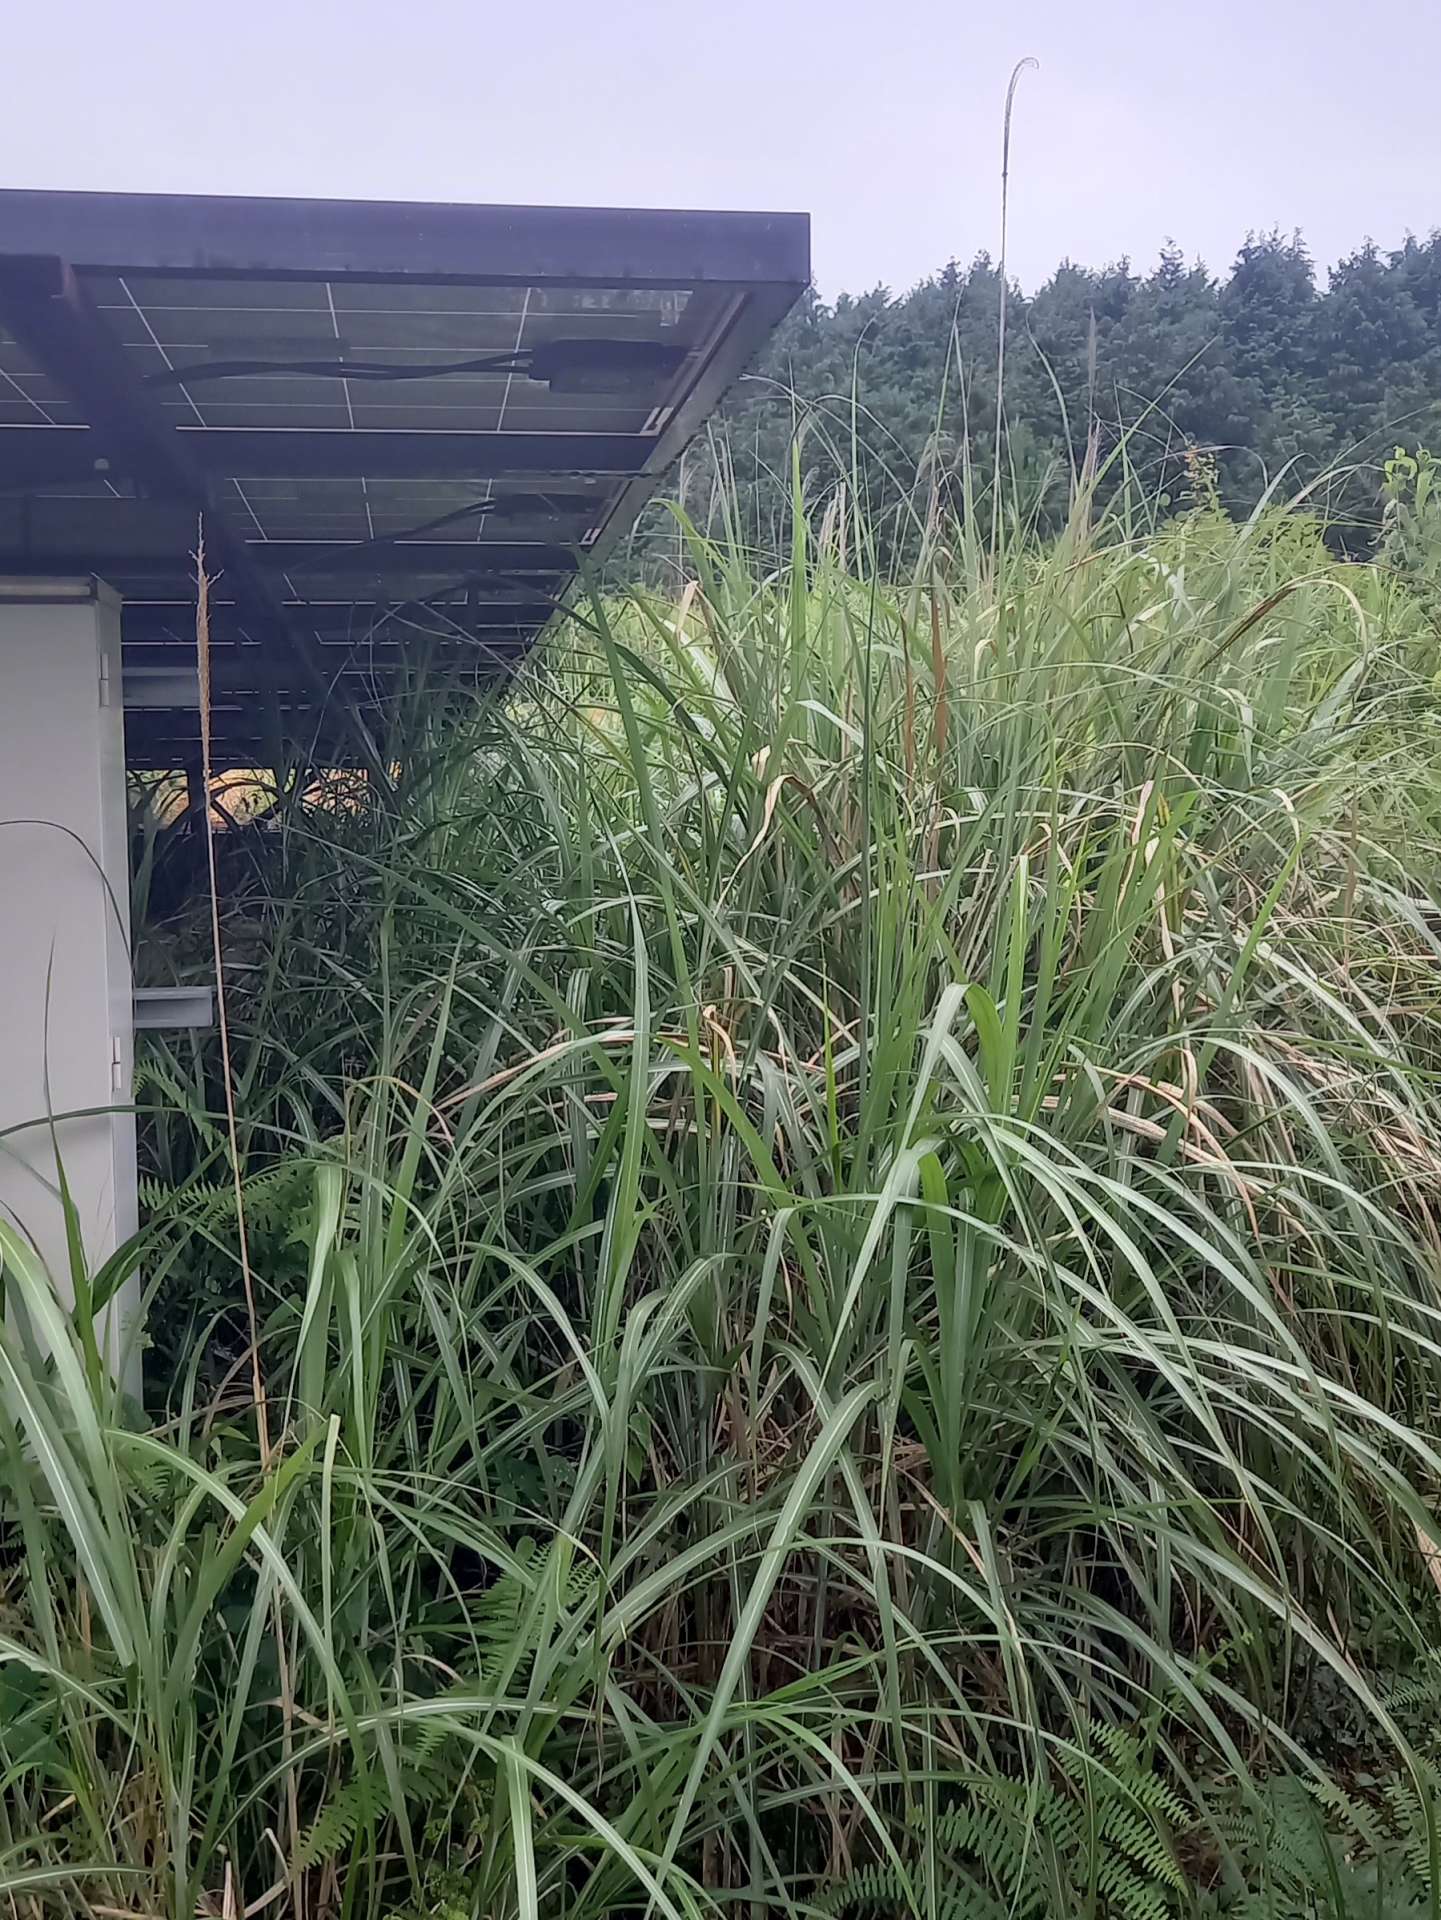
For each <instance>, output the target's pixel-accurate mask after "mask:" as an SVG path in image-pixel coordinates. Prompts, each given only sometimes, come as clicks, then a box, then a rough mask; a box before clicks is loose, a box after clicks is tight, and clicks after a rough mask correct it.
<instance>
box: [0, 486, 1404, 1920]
mask: <svg viewBox="0 0 1441 1920" xmlns="http://www.w3.org/2000/svg"><path fill="white" fill-rule="evenodd" d="M797 524H798V525H803V524H804V521H803V517H802V516H798V517H797ZM922 547H923V552H922V557H921V560H920V562H919V564H918V566H917V569H916V572H915V574H914V575H913V577H911V578H909V579H908V580H906V581H904V582H902V583H901V584H900V585H894V584H887V583H886V582H885V581H883V580H881V579H879V578H876V577H873V575H872V573H871V570H870V568H869V563H868V559H867V549H866V543H865V540H864V538H863V535H862V533H861V531H860V530H859V529H858V528H857V526H856V524H855V523H854V520H853V519H852V517H851V515H850V514H849V513H848V512H847V510H846V509H845V507H844V505H837V506H834V507H832V508H831V509H830V510H829V511H828V512H827V513H826V514H825V515H824V516H823V517H814V518H813V519H812V522H811V526H810V529H809V532H808V533H806V534H805V535H804V536H798V539H797V544H796V549H795V552H794V555H793V558H792V562H791V564H790V566H789V567H788V568H786V569H783V570H782V571H781V572H780V573H778V574H776V575H774V576H771V577H765V578H762V577H758V576H757V573H756V570H755V569H754V567H753V566H751V565H750V564H749V563H748V562H747V560H746V559H745V557H744V555H742V554H739V553H736V552H732V551H727V550H722V549H716V548H711V547H707V546H705V545H703V544H701V543H699V542H697V543H695V544H693V545H692V547H691V549H690V557H689V565H690V569H691V573H692V580H693V584H692V585H691V586H689V587H688V588H687V589H686V590H685V592H684V594H683V595H682V596H681V598H680V599H679V600H678V601H676V600H667V601H665V602H660V601H637V602H634V603H621V602H618V601H616V600H605V601H599V602H596V603H594V604H587V605H584V606H583V607H582V608H581V609H580V610H579V613H578V615H577V617H576V618H575V619H573V620H572V621H570V622H569V623H568V624H567V626H566V628H565V629H564V631H563V632H562V633H561V634H560V635H559V636H558V637H557V638H556V639H555V640H554V641H553V642H551V643H550V645H549V646H548V648H547V649H546V650H545V652H544V653H543V655H541V656H538V657H537V658H535V659H534V660H533V661H532V662H530V663H529V664H528V665H527V667H526V668H525V669H524V671H523V673H522V675H521V677H520V679H519V680H518V682H517V683H516V685H515V686H514V688H513V689H512V691H511V693H510V695H509V697H508V698H507V700H506V701H505V702H504V703H503V704H502V703H500V702H498V701H497V702H491V703H489V704H485V703H482V704H479V705H475V706H471V707H467V708H465V709H464V710H463V711H460V710H454V709H452V710H451V711H449V713H448V714H447V715H445V716H444V717H442V716H441V714H440V710H439V708H438V706H436V705H435V704H434V703H427V702H426V701H424V700H418V701H417V702H416V704H415V708H414V711H413V712H412V713H410V714H409V715H407V716H402V717H400V719H399V720H398V724H399V725H402V726H403V727H404V729H405V739H404V743H403V751H402V750H401V747H400V746H395V745H393V751H394V752H395V756H396V762H397V765H398V766H399V775H398V779H397V782H396V784H395V786H394V789H393V790H391V791H387V790H385V789H384V787H383V784H382V783H381V782H379V781H377V780H374V779H372V780H370V781H361V780H359V779H357V780H356V781H354V782H353V783H349V784H345V783H341V784H332V785H331V786H330V787H328V788H327V789H326V790H325V791H324V792H323V794H321V795H320V796H319V798H317V797H316V796H315V795H314V794H312V795H311V796H310V797H309V798H308V799H307V798H306V797H304V796H303V795H301V794H299V793H291V794H288V795H286V796H285V797H283V798H282V800H281V801H280V803H279V804H278V806H277V808H276V811H275V814H274V820H275V823H276V824H275V828H274V831H266V832H262V831H258V830H257V831H254V832H252V833H249V834H237V835H234V836H231V835H221V836H220V838H221V841H222V843H223V846H222V854H223V857H222V861H221V872H222V890H223V899H222V903H221V904H222V921H223V931H224V946H225V960H226V968H227V983H228V1001H229V1009H230V1020H231V1026H232V1043H233V1050H234V1076H235V1085H236V1094H237V1101H238V1131H239V1149H240V1159H241V1170H242V1175H243V1187H244V1193H245V1205H244V1221H245V1227H246V1237H247V1244H248V1262H247V1263H246V1265H247V1266H248V1269H249V1286H250V1291H251V1293H252V1294H253V1300H254V1329H255V1331H256V1333H257V1334H258V1346H257V1347H256V1348H255V1349H254V1350H252V1345H251V1331H252V1321H251V1315H250V1313H249V1311H248V1310H247V1307H246V1291H247V1283H246V1275H245V1272H244V1270H243V1267H242V1261H241V1255H240V1237H239V1234H238V1231H237V1229H238V1225H239V1220H238V1217H237V1209H236V1205H235V1202H234V1198H233V1195H232V1191H231V1183H230V1180H231V1176H230V1167H229V1162H228V1157H227V1145H226V1129H225V1123H224V1101H223V1097H222V1084H221V1080H220V1073H219V1056H218V1052H217V1050H216V1048H215V1046H214V1044H213V1037H210V1036H207V1037H206V1038H205V1039H204V1042H203V1044H192V1043H191V1042H190V1041H189V1040H186V1041H184V1042H177V1043H175V1044H174V1046H173V1048H171V1049H169V1050H167V1049H166V1047H164V1046H163V1045H162V1046H157V1047H156V1048H155V1049H153V1050H152V1052H151V1053H150V1054H149V1056H148V1058H147V1061H146V1063H145V1069H144V1073H143V1083H142V1086H141V1089H140V1095H139V1097H140V1100H141V1103H142V1105H143V1106H144V1107H145V1109H146V1111H147V1118H146V1122H145V1136H146V1145H145V1152H146V1156H147V1169H148V1170H147V1191H146V1200H147V1206H148V1210H149V1219H148V1225H147V1227H146V1229H145V1231H144V1233H143V1234H142V1238H141V1242H140V1244H139V1245H138V1246H137V1247H136V1248H135V1249H133V1250H132V1253H131V1256H130V1258H131V1259H132V1260H133V1262H134V1263H135V1264H138V1266H139V1268H140V1270H141V1272H142V1273H143V1274H144V1276H145V1278H146V1280H147V1283H148V1285H149V1286H150V1288H151V1290H152V1293H153V1294H154V1296H155V1303H154V1306H153V1308H152V1314H151V1329H152V1334H153V1338H154V1343H155V1344H154V1346H153V1348H152V1351H151V1352H150V1354H149V1355H148V1357H147V1399H148V1406H147V1409H146V1411H145V1413H144V1415H143V1416H142V1415H140V1414H138V1413H136V1412H135V1410H134V1409H130V1408H127V1407H125V1406H123V1405H121V1404H119V1403H117V1401H116V1400H115V1398H114V1397H113V1395H112V1394H111V1392H110V1390H109V1388H108V1387H107V1385H106V1384H105V1382H104V1381H103V1379H102V1378H101V1377H100V1376H99V1374H98V1371H97V1370H96V1368H95V1366H94V1364H93V1361H92V1359H91V1356H90V1355H89V1354H88V1352H87V1348H86V1345H85V1342H84V1339H83V1338H82V1337H81V1333H80V1332H79V1331H77V1330H75V1329H73V1328H70V1327H68V1326H67V1325H66V1324H65V1323H64V1321H63V1319H62V1317H61V1316H60V1315H59V1314H58V1313H57V1311H56V1309H55V1307H54V1306H53V1304H52V1303H51V1295H50V1291H49V1287H48V1284H47V1282H46V1280H45V1278H44V1276H43V1275H41V1274H39V1273H38V1272H36V1271H35V1270H34V1268H33V1266H32V1265H30V1264H29V1263H28V1262H27V1260H26V1258H25V1257H24V1255H23V1251H22V1249H21V1248H20V1246H19V1245H18V1243H17V1242H16V1241H15V1239H14V1237H13V1235H12V1236H10V1237H9V1238H7V1239H6V1240H5V1242H4V1247H5V1282H6V1286H7V1290H8V1297H9V1299H10V1301H11V1303H12V1306H13V1307H18V1308H21V1309H22V1311H21V1312H20V1313H19V1314H18V1316H16V1317H12V1321H11V1323H10V1324H9V1325H8V1326H7V1327H6V1328H5V1329H4V1331H3V1332H0V1412H3V1417H0V1445H3V1448H4V1489H5V1491H4V1495H3V1509H0V1511H3V1523H4V1531H3V1535H0V1706H3V1713H0V1891H4V1892H6V1894H7V1897H8V1900H9V1906H10V1911H11V1913H12V1914H15V1915H17V1916H19V1915H24V1916H31V1915H34V1916H36V1917H37V1920H38V1916H40V1915H42V1914H43V1913H45V1912H46V1911H47V1910H54V1909H63V1910H65V1911H69V1912H88V1913H90V1914H94V1915H97V1916H100V1920H130V1917H131V1916H140V1915H145V1916H150V1915H154V1916H164V1917H165V1920H190V1916H192V1915H194V1914H195V1913H197V1912H202V1913H209V1914H215V1915H223V1916H226V1920H229V1917H230V1916H240V1915H242V1914H245V1915H249V1914H260V1913H269V1914H274V1915H281V1914H285V1915H292V1914H293V1915H306V1916H312V1917H314V1920H322V1917H323V1920H330V1917H331V1916H334V1917H335V1920H352V1917H354V1920H360V1916H364V1915H371V1914H382V1913H390V1912H398V1911H403V1912H405V1913H408V1914H415V1915H426V1916H431V1915H434V1916H442V1915H444V1916H447V1917H449V1916H457V1917H458V1916H462V1915H464V1916H469V1917H470V1920H509V1917H510V1916H517V1920H533V1917H535V1916H540V1915H545V1916H556V1917H561V1916H563V1917H564V1920H596V1917H597V1916H600V1915H603V1914H606V1915H616V1916H621V1915H624V1916H634V1917H635V1920H640V1916H642V1915H654V1916H660V1915H664V1916H667V1917H668V1920H674V1917H675V1916H679V1915H697V1914H703V1913H710V1912H716V1911H721V1912H727V1913H733V1914H735V1915H737V1916H745V1917H746V1920H757V1917H758V1916H760V1915H763V1914H766V1915H768V1914H776V1915H787V1916H799V1915H812V1916H813V1915H817V1914H827V1915H831V1916H835V1917H836V1920H891V1916H902V1915H915V1916H925V1920H969V1917H970V1916H1000V1915H1015V1916H1050V1915H1057V1916H1066V1917H1067V1920H1072V1917H1073V1916H1129V1917H1130V1920H1162V1916H1171V1915H1177V1916H1179V1915H1186V1914H1194V1913H1206V1914H1213V1913H1215V1914H1219V1913H1233V1914H1238V1915H1239V1914H1243V1913H1244V1914H1253V1915H1255V1914H1265V1915H1272V1916H1275V1920H1281V1917H1282V1916H1290V1915H1302V1914H1307V1915H1331V1916H1340V1915H1342V1914H1347V1915H1349V1914H1357V1915H1359V1914H1367V1915H1383V1914H1384V1915H1390V1916H1394V1915H1398V1914H1403V1913H1405V1914H1423V1913H1431V1912H1434V1911H1435V1910H1436V1900H1437V1889H1438V1888H1441V1874H1438V1871H1437V1834H1436V1821H1435V1810H1434V1804H1433V1802H1434V1795H1435V1790H1436V1788H1437V1785H1438V1782H1441V1773H1438V1765H1441V1740H1438V1737H1437V1734H1436V1724H1437V1718H1438V1711H1437V1710H1438V1706H1441V1665H1438V1664H1437V1661H1436V1655H1435V1651H1434V1650H1435V1648H1436V1647H1437V1645H1438V1642H1441V1549H1438V1548H1437V1547H1436V1546H1435V1545H1433V1541H1435V1540H1437V1539H1441V1521H1438V1520H1437V1519H1436V1518H1435V1517H1434V1511H1435V1508H1436V1505H1437V1502H1438V1494H1441V1393H1438V1389H1441V1203H1438V1194H1441V1186H1438V1176H1441V1099H1438V1074H1441V1027H1438V1023H1437V1018H1436V1015H1437V1008H1438V977H1441V974H1438V967H1441V900H1438V890H1437V887H1438V861H1437V825H1438V813H1441V784H1438V773H1441V736H1438V719H1441V696H1438V692H1437V686H1436V681H1435V676H1436V673H1437V668H1438V647H1437V625H1436V615H1435V608H1434V605H1433V602H1432V601H1431V600H1430V599H1429V598H1428V597H1427V596H1428V593H1429V589H1428V588H1427V587H1426V585H1425V583H1424V582H1422V583H1421V584H1416V583H1415V582H1411V581H1408V579H1407V578H1406V577H1404V576H1403V575H1402V574H1400V573H1398V572H1396V571H1395V570H1393V569H1391V568H1389V567H1387V566H1384V565H1383V566H1378V567H1375V568H1370V567H1365V568H1363V567H1358V566H1342V565H1338V564H1336V563H1334V562H1333V560H1332V559H1331V558H1330V557H1329V556H1328V554H1327V552H1326V549H1325V547H1324V544H1323V543H1322V541H1321V539H1320V537H1319V534H1318V532H1317V530H1316V529H1315V528H1314V526H1312V525H1311V524H1309V523H1308V522H1307V521H1306V520H1305V519H1304V518H1301V517H1296V516H1288V515H1286V514H1284V513H1280V512H1267V513H1264V514H1261V515H1259V516H1258V517H1257V518H1256V519H1254V520H1253V521H1251V522H1250V523H1248V524H1247V525H1245V526H1242V527H1237V526H1234V525H1232V524H1231V523H1229V522H1228V521H1226V520H1225V519H1223V518H1222V517H1221V516H1219V515H1218V514H1215V513H1213V512H1211V511H1208V510H1205V509H1199V510H1197V511H1196V512H1194V513H1193V514H1191V515H1189V516H1186V517H1183V518H1181V519H1180V520H1178V521H1176V522H1174V523H1173V524H1171V525H1170V526H1169V527H1167V528H1166V529H1165V530H1163V531H1162V532H1160V533H1157V534H1153V535H1150V536H1149V537H1147V538H1144V539H1134V538H1129V537H1127V536H1126V533H1125V530H1124V529H1123V528H1122V527H1121V526H1120V525H1118V524H1115V523H1109V522H1108V523H1107V524H1105V525H1103V526H1100V527H1098V528H1088V527H1087V525H1086V523H1085V517H1084V514H1083V513H1080V512H1078V513H1077V515H1076V517H1075V518H1074V520H1073V523H1072V525H1071V527H1070V529H1069V530H1068V532H1067V533H1066V534H1065V535H1064V536H1063V538H1062V539H1061V540H1060V541H1059V543H1058V544H1056V545H1054V546H1052V547H1049V548H1047V549H1045V550H1042V549H1040V548H1038V547H1036V546H1034V545H1032V544H1030V543H1028V542H1026V541H1024V540H1021V539H1017V540H1015V541H1009V540H1002V541H998V542H997V544H996V547H995V549H994V550H992V548H991V546H990V543H989V541H986V542H984V543H982V542H980V540H979V537H978V536H977V537H974V538H972V537H968V536H967V535H965V534H964V533H962V534H955V535H952V534H949V533H948V532H947V531H946V529H944V528H939V527H935V526H932V527H930V528H929V529H928V530H927V531H926V533H925V537H924V539H923V542H922ZM172 838H173V836H167V835H166V834H164V833H162V832H160V830H159V829H154V830H153V832H152V836H151V840H150V843H149V851H148V853H147V855H146V857H145V858H144V860H143V861H142V863H141V890H142V892H143V891H144V889H145V888H146V887H147V886H149V885H152V883H153V885H154V889H155V897H156V899H157V900H158V899H159V897H160V881H161V879H162V877H163V874H164V871H165V865H166V861H167V859H170V858H173V857H175V849H174V847H173V846H167V844H166V843H167V840H168V839H172ZM141 963H142V964H143V965H144V966H145V967H146V968H148V969H149V972H150V975H151V977H163V976H164V975H165V974H166V972H167V970H168V971H171V972H173V973H174V974H176V975H178V976H181V977H199V978H203V977H207V976H208V974H209V971H210V966H211V963H210V956H209V926H208V912H207V909H206V908H205V906H204V905H203V903H200V902H192V904H191V906H190V908H189V909H188V910H186V911H183V912H179V913H173V914H171V915H170V916H169V917H168V918H164V919H162V918H160V917H159V916H158V913H152V920H151V925H150V928H149V931H148V933H147V935H146V939H145V942H144V944H143V946H142V949H141ZM99 1284H100V1290H101V1291H102V1292H103V1290H104V1286H105V1285H106V1284H107V1281H106V1277H103V1276H102V1278H101V1280H100V1283H99Z"/></svg>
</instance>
